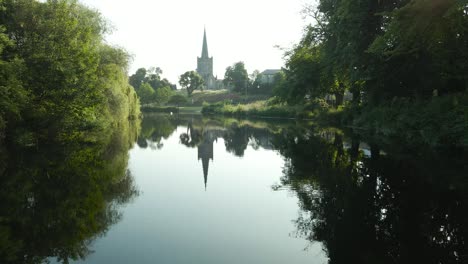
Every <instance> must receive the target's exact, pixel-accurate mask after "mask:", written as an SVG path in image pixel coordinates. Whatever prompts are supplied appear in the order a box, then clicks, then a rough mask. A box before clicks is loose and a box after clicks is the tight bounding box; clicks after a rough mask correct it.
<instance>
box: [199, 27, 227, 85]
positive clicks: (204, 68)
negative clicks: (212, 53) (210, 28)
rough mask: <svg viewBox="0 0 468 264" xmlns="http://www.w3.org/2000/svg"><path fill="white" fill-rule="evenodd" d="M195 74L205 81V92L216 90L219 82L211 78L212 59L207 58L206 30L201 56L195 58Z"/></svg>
mask: <svg viewBox="0 0 468 264" xmlns="http://www.w3.org/2000/svg"><path fill="white" fill-rule="evenodd" d="M197 72H198V74H200V76H201V77H203V80H204V81H205V87H204V88H205V89H207V90H214V89H218V88H220V87H219V84H220V83H221V82H219V81H218V80H217V79H216V78H215V77H214V76H213V57H211V58H210V57H209V56H208V44H207V41H206V29H205V30H204V32H203V47H202V55H201V57H200V58H197Z"/></svg>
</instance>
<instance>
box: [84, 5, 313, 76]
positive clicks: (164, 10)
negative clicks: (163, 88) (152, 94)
mask: <svg viewBox="0 0 468 264" xmlns="http://www.w3.org/2000/svg"><path fill="white" fill-rule="evenodd" d="M81 2H82V3H85V4H86V5H87V6H90V7H93V8H96V9H98V10H99V11H100V12H101V13H102V14H103V16H104V17H105V18H107V19H108V20H109V21H110V22H111V24H112V25H113V27H114V31H113V33H112V34H111V35H109V36H108V37H107V40H108V42H109V43H111V44H116V45H118V46H121V47H123V48H125V49H126V50H127V51H128V52H129V53H130V54H132V55H133V56H134V60H133V63H132V64H131V68H130V73H133V72H135V70H136V69H138V68H141V67H145V68H148V67H151V66H155V67H160V68H161V69H162V70H163V77H165V78H167V79H169V80H170V81H171V82H174V83H177V82H178V76H180V75H181V74H182V73H184V72H185V71H188V70H195V69H196V67H197V56H201V50H202V41H203V27H204V26H206V32H207V39H208V51H209V55H210V56H213V57H214V75H215V76H218V78H220V79H222V78H223V77H224V72H225V69H226V67H227V66H229V65H232V64H233V63H234V62H237V61H244V62H245V65H246V68H247V70H248V72H249V73H251V72H252V71H253V70H255V69H258V70H260V71H263V70H265V69H272V68H273V69H274V68H280V67H281V66H283V64H284V63H283V51H281V50H279V49H278V48H275V47H274V46H275V45H279V46H281V47H286V48H288V47H291V46H292V45H293V44H294V43H297V42H298V41H299V39H300V36H301V34H302V29H303V27H304V25H305V22H304V21H303V20H302V16H301V14H300V11H301V9H302V8H303V6H304V4H305V3H307V0H274V1H271V0H230V1H226V0H218V1H215V0H196V1H194V0H192V1H190V0H168V1H155V0H133V1H128V0H81Z"/></svg>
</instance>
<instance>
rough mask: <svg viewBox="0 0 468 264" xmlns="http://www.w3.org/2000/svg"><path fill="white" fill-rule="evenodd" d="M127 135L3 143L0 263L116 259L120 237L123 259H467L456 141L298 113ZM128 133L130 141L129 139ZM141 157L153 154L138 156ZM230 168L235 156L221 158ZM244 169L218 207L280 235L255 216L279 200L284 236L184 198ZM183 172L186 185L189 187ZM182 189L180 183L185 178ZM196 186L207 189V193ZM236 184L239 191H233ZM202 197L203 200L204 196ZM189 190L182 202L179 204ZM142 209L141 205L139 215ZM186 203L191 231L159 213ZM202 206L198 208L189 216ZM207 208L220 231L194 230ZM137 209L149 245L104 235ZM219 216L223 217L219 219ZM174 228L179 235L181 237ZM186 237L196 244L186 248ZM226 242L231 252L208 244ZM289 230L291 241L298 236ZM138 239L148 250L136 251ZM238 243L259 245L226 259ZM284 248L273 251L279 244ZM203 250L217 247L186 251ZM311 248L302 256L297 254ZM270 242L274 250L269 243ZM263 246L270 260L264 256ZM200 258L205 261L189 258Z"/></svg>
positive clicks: (167, 123)
mask: <svg viewBox="0 0 468 264" xmlns="http://www.w3.org/2000/svg"><path fill="white" fill-rule="evenodd" d="M128 130H131V129H126V131H127V132H128ZM128 134H133V135H135V133H122V132H119V131H115V132H114V133H113V134H111V135H108V136H106V137H102V138H105V140H104V139H103V140H102V142H101V141H100V142H97V143H96V142H95V143H93V144H84V145H83V144H67V145H60V146H54V145H47V144H42V145H41V147H40V148H12V147H8V148H4V149H3V150H2V152H1V156H0V176H1V177H0V198H1V199H0V201H1V202H0V206H1V207H0V208H1V210H0V262H1V263H43V262H46V261H51V262H52V263H54V262H56V261H57V262H59V263H67V262H68V261H73V260H78V262H79V263H81V262H82V263H99V262H97V261H98V260H99V258H102V257H103V256H102V254H100V252H101V253H102V252H107V253H111V254H113V255H115V256H113V257H114V258H113V259H114V260H115V259H119V257H118V256H119V254H124V255H129V253H131V252H130V251H129V252H125V251H124V250H125V248H127V249H132V250H135V252H136V248H134V247H131V246H129V245H130V244H135V243H136V244H138V243H141V244H140V245H138V246H139V247H140V251H138V252H140V254H139V256H138V257H136V258H134V259H133V260H134V261H136V262H138V263H207V262H210V261H211V263H216V262H218V263H219V262H220V261H221V262H223V261H224V263H236V260H243V261H244V262H245V261H249V260H250V261H254V260H256V263H261V262H262V261H267V262H265V263H281V262H275V258H276V261H280V259H282V258H286V255H287V254H286V253H284V252H286V251H288V250H295V249H294V248H297V255H298V256H299V255H301V257H300V258H299V257H298V258H297V259H296V260H295V261H296V262H294V263H326V262H328V263H467V262H468V245H467V239H468V228H467V223H468V210H467V209H468V192H467V190H468V180H467V177H468V176H467V175H468V155H467V152H466V150H465V149H462V148H456V149H455V148H446V149H444V148H438V149H434V148H429V147H426V146H419V147H418V146H414V145H408V144H404V143H403V142H395V141H392V139H388V138H377V137H373V138H372V137H368V136H366V135H362V134H361V135H360V134H357V133H353V131H349V130H346V129H345V130H342V129H337V128H323V127H319V126H317V125H315V124H314V123H307V122H300V121H295V120H238V119H230V118H221V117H203V116H200V115H163V114H154V115H146V116H145V118H144V120H143V121H142V124H141V130H140V132H139V136H138V139H136V138H135V137H134V136H128ZM135 141H136V143H137V144H136V145H135V146H134V147H133V148H132V145H133V143H132V142H135ZM131 148H132V150H131V151H130V154H129V150H130V149H131ZM275 153H276V154H275ZM272 154H275V155H279V156H278V157H277V158H278V161H281V162H282V163H281V164H280V165H281V166H280V167H278V164H277V162H274V163H272V161H271V160H272V159H273V160H275V156H274V155H273V156H272ZM171 155H173V156H171ZM187 155H188V158H189V159H192V158H193V159H194V161H197V163H193V166H194V169H193V171H192V169H191V167H190V166H192V165H191V164H192V163H190V164H189V163H187V162H185V163H184V164H179V163H178V162H179V161H180V160H184V159H183V157H185V156H187ZM214 155H215V156H214ZM192 156H193V157H192ZM213 156H214V157H213ZM147 158H151V160H149V161H145V159H147ZM129 159H130V166H129ZM158 160H159V161H160V162H162V163H158ZM144 161H145V162H146V163H145V162H144ZM176 161H177V162H176ZM141 162H143V163H144V164H146V165H145V166H146V167H145V166H142V165H140V164H143V163H141ZM171 162H174V163H171ZM163 163H164V164H163ZM234 163H235V164H238V165H236V166H235V167H234V168H233V167H230V166H232V164H234ZM148 164H149V165H148ZM249 164H250V165H249ZM148 166H151V167H148ZM217 166H218V167H217ZM182 167H186V168H185V169H186V170H187V173H188V174H187V175H185V174H184V175H183V174H180V173H178V172H174V171H177V169H179V170H180V169H181V168H182ZM158 168H160V170H159V171H158ZM242 168H244V169H246V168H248V170H247V171H246V170H244V171H242ZM217 169H219V170H220V171H219V172H217ZM256 169H258V170H259V171H255V170H256ZM184 171H185V170H184ZM267 171H268V173H267ZM192 174H193V176H190V175H192ZM250 174H251V175H250ZM262 174H266V175H270V176H271V177H273V175H278V176H274V177H277V179H276V180H273V178H274V177H273V178H271V179H270V178H268V179H267V180H265V179H264V178H261V177H259V176H258V175H262ZM228 175H232V176H229V177H228ZM234 175H239V176H234ZM242 175H250V176H249V178H248V179H250V183H249V181H247V182H245V181H244V182H242V184H243V185H239V186H244V187H243V188H245V190H243V191H241V192H234V193H233V196H232V197H234V198H232V197H230V198H229V200H228V201H229V203H232V205H229V207H230V208H237V209H236V210H234V209H233V210H231V213H233V214H234V215H235V216H236V217H239V219H247V218H248V219H249V226H253V227H255V226H268V225H271V226H275V225H276V224H278V226H281V228H283V229H284V230H289V229H288V228H290V227H288V226H287V225H284V224H281V223H280V222H279V220H273V219H272V217H271V216H268V217H266V218H263V217H262V216H261V215H262V214H264V213H263V212H264V211H262V210H265V208H270V206H271V210H270V211H271V212H274V211H275V210H274V209H273V208H274V207H275V203H276V204H277V209H276V210H277V211H278V210H280V209H279V208H283V209H281V210H284V212H285V213H283V214H288V215H283V216H282V217H283V218H284V223H286V222H289V223H291V221H292V225H291V230H289V231H288V232H290V234H289V235H288V234H287V232H285V234H286V235H284V236H283V235H281V236H280V235H278V236H277V235H275V237H276V238H277V239H276V240H277V241H275V243H276V244H275V243H271V242H268V241H267V240H261V239H259V237H261V238H267V237H270V236H272V235H273V233H275V232H276V231H275V229H278V228H270V229H265V230H271V234H269V233H268V232H267V231H265V230H264V232H262V231H260V230H263V229H258V228H257V230H256V228H253V229H252V231H250V233H252V234H255V232H256V231H257V232H258V234H259V235H257V236H255V235H253V236H249V235H246V234H247V232H245V231H246V230H247V229H248V228H247V226H244V228H241V229H239V228H240V227H239V225H236V223H235V222H236V221H234V220H233V219H232V218H231V219H230V218H217V217H220V216H219V215H218V214H219V212H220V211H219V210H221V209H223V207H220V206H215V207H213V208H211V207H210V210H207V209H203V210H202V209H194V208H196V207H193V208H192V207H190V206H191V205H190V203H195V202H198V203H200V204H205V205H207V206H208V205H211V203H212V202H213V201H212V200H213V199H215V200H216V201H217V202H218V203H220V202H222V201H225V200H223V199H225V198H226V196H227V195H228V194H229V192H230V190H231V189H232V188H233V186H237V185H236V184H241V182H236V181H232V180H233V179H236V177H241V176H242ZM169 176H170V177H169ZM202 176H203V178H200V177H202ZM177 177H180V178H177ZM184 177H185V178H184ZM187 177H188V178H187ZM192 177H193V178H195V177H196V179H192ZM216 177H218V178H216ZM257 177H258V178H257ZM171 178H172V180H171ZM178 179H179V181H177V185H174V186H177V188H176V187H174V188H173V189H171V188H172V187H171V186H172V185H170V184H175V183H174V181H175V180H178ZM217 180H218V182H217ZM221 180H222V181H221ZM161 181H166V184H163V183H162V182H161ZM171 181H172V183H171ZM192 181H193V184H195V185H194V186H191V185H190V184H192ZM270 181H271V182H274V184H270V183H269V182H270ZM156 182H157V183H158V184H155V183H156ZM152 184H155V185H154V186H153V185H152ZM181 184H182V185H181ZM184 184H185V185H187V186H189V187H183V186H185V185H184ZM196 184H202V186H196ZM230 184H231V185H230ZM268 184H270V185H268ZM161 185H164V186H161ZM147 186H148V188H146V187H147ZM149 186H151V188H149ZM203 186H207V188H208V189H207V191H204V190H203ZM254 186H256V187H255V188H254ZM262 186H263V187H262ZM265 186H266V187H267V189H265V188H264V187H265ZM192 187H193V188H194V189H196V192H195V191H194V190H193V189H191V188H192ZM200 187H201V188H200ZM250 187H251V188H250ZM257 187H258V188H257ZM184 188H189V189H187V190H186V189H184ZM259 188H260V189H259ZM183 190H185V192H184V191H183ZM239 193H243V194H245V195H244V196H245V197H248V199H247V198H242V199H241V198H240V197H241V196H238V197H237V198H235V197H236V196H235V195H239ZM282 193H287V194H288V195H286V196H289V198H287V197H286V196H285V195H283V194H282ZM202 195H205V196H202ZM206 195H213V197H211V196H210V197H211V198H210V199H212V200H209V199H208V197H207V196H206ZM216 195H217V196H216ZM186 196H187V197H192V198H189V200H187V201H184V200H178V199H176V197H179V198H180V197H186ZM291 196H292V197H293V198H294V200H291V199H292V198H291ZM167 197H172V200H170V199H169V200H167V203H164V206H163V204H162V203H158V201H159V200H161V199H166V198H167ZM259 197H263V198H262V199H263V200H262V199H260V198H259ZM282 197H283V198H282ZM285 197H286V198H285ZM152 199H153V200H152ZM204 199H208V200H204ZM249 199H250V200H249ZM191 200H192V201H191ZM189 201H190V202H189ZM259 201H264V203H259ZM268 201H276V202H268ZM291 201H293V204H291ZM143 204H144V205H145V206H147V207H145V206H143V207H142V208H145V209H146V211H145V210H141V211H139V212H136V211H137V209H138V208H140V207H139V206H140V205H143ZM215 204H216V203H215ZM249 204H250V205H249ZM267 204H268V206H266V205H267ZM192 206H195V205H192ZM213 206H214V205H213ZM148 208H149V209H148ZM175 208H179V209H178V210H176V209H175ZM183 208H185V210H189V211H190V210H196V211H193V212H192V213H191V214H188V215H186V216H187V217H189V218H190V217H191V218H192V221H201V222H199V224H198V225H193V226H191V228H190V229H186V228H180V227H181V226H185V225H186V223H187V221H189V222H190V220H189V219H183V221H182V220H180V219H179V220H176V219H172V220H171V218H170V215H171V214H172V213H173V212H174V211H176V212H179V210H184V209H183ZM191 208H192V209H191ZM226 208H227V207H226ZM288 208H289V209H288ZM199 210H201V211H200V212H203V214H201V213H200V212H198V213H197V211H199ZM223 210H225V209H223ZM243 212H244V213H243ZM282 212H283V211H282ZM166 214H167V218H165V216H166ZM204 214H206V215H208V217H209V214H212V215H211V216H212V217H211V221H214V220H213V219H218V221H216V222H211V223H210V225H209V226H213V227H219V228H211V230H210V229H206V230H205V229H203V228H202V227H203V226H204V224H206V222H207V221H208V220H207V219H208V218H207V219H205V220H203V219H204V218H197V217H198V216H200V217H201V215H204ZM228 215H229V214H228ZM145 217H148V219H153V220H154V221H155V223H154V224H152V225H151V226H150V227H148V228H150V229H144V228H142V229H141V230H140V231H141V232H137V231H135V232H134V233H135V234H145V233H146V234H147V235H148V234H150V233H151V232H158V234H159V236H157V237H158V238H160V239H161V240H158V241H153V240H151V239H153V237H150V238H151V239H150V240H148V239H149V238H148V237H147V238H146V239H145V238H144V237H141V238H140V239H139V242H138V241H135V240H132V241H125V239H123V240H112V239H113V238H115V237H118V236H117V235H115V232H117V231H114V230H120V229H122V226H125V225H126V222H125V219H140V220H141V219H145ZM122 219H124V220H122ZM220 219H223V221H221V220H220ZM229 219H230V220H229ZM260 219H261V221H260ZM168 221H169V222H171V221H172V222H173V223H174V225H173V229H170V230H173V233H167V234H166V233H164V232H163V233H161V232H162V230H160V231H158V230H159V229H158V227H167V225H168ZM230 221H233V222H234V223H233V224H232V225H225V223H222V222H230ZM208 222H209V221H208ZM175 223H178V225H179V227H178V228H176V226H175ZM169 226H170V225H169ZM281 228H279V229H281ZM175 230H179V231H180V230H182V231H184V232H185V235H184V234H183V233H175V232H176V231H175ZM188 230H191V231H188ZM201 230H203V232H201ZM248 230H250V229H248ZM229 231H231V232H229ZM113 232H114V233H113ZM126 232H128V230H127V231H126ZM187 232H188V233H187ZM192 233H193V234H192ZM233 233H237V234H239V235H238V236H237V240H236V241H237V242H236V243H237V244H236V243H234V242H235V241H232V239H231V240H229V237H230V236H233ZM190 234H192V235H194V236H195V237H197V236H198V237H199V239H200V241H198V242H197V243H189V241H190V239H189V238H191V236H190ZM240 234H244V235H240ZM129 237H132V238H133V237H135V238H134V239H137V238H138V237H137V236H131V235H130V234H129V235H127V240H128V239H129ZM184 237H185V240H184ZM226 237H227V238H228V240H226V241H230V242H229V243H228V244H229V245H231V247H224V248H223V249H220V248H218V247H217V246H219V244H220V243H221V241H223V239H226ZM163 238H164V239H165V240H164V239H163ZM292 238H294V239H299V243H298V241H294V239H292ZM170 240H174V241H177V243H178V244H179V249H184V250H181V251H178V250H176V244H174V245H173V246H171V245H165V246H166V247H167V249H168V250H174V251H171V252H170V253H171V254H172V255H167V254H166V253H165V252H162V251H161V252H159V251H158V250H156V249H155V247H156V248H157V245H159V248H160V249H162V248H164V246H163V245H164V244H165V243H164V241H166V242H167V241H170ZM300 241H302V242H300ZM148 243H153V244H154V245H155V246H154V247H153V248H152V249H147V250H146V251H145V250H143V251H142V250H141V249H142V248H146V247H145V246H144V245H147V244H148ZM174 243H175V242H174ZM224 243H226V242H224ZM166 244H167V243H166ZM197 244H198V247H197ZM240 244H245V245H251V247H250V248H254V249H257V247H255V246H254V245H257V246H258V250H257V251H255V250H249V249H248V247H245V248H244V249H243V250H241V252H240V253H238V254H240V255H237V257H236V255H235V254H233V252H234V251H236V249H235V248H233V247H234V245H237V246H238V245H240ZM281 244H284V252H283V254H280V252H281V250H278V249H277V248H276V247H277V246H278V245H281ZM119 245H120V246H123V245H126V246H123V247H119ZM202 245H207V246H208V245H210V246H211V247H213V248H218V250H214V251H212V252H206V251H203V252H202V251H200V252H197V248H198V249H200V250H201V249H202V248H203V246H202ZM259 245H261V247H260V246H259ZM307 245H310V246H307ZM308 247H309V251H313V253H310V252H309V254H308V253H304V251H302V249H303V248H308ZM119 248H120V250H117V249H119ZM268 248H269V249H270V250H271V251H273V253H272V252H266V251H268V250H267V249H268ZM263 250H265V251H263ZM121 251H122V252H121ZM237 251H239V249H237ZM184 252H185V253H184ZM201 252H202V253H201ZM220 252H222V253H220ZM288 252H289V251H288ZM291 252H292V251H291ZM306 252H307V251H306ZM156 253H158V254H159V255H158V254H156ZM242 253H243V254H242ZM152 254H154V255H152ZM267 254H270V255H271V256H269V257H270V258H265V256H266V255H267ZM288 254H289V253H288ZM304 254H306V255H304ZM124 255H122V256H124ZM177 255H179V256H178V257H177ZM199 255H202V256H205V257H206V258H199V259H197V258H196V257H192V259H190V258H189V256H199ZM158 256H159V257H160V258H159V259H158ZM168 256H173V257H172V259H171V258H170V257H168ZM184 256H185V257H186V258H184ZM210 256H211V257H212V258H210ZM107 257H108V258H107V259H109V256H107ZM104 259H106V258H104ZM121 259H125V258H123V257H122V258H121ZM305 259H309V260H310V261H304V260H305ZM327 259H328V260H327ZM158 260H159V261H158ZM190 260H191V261H190ZM228 260H229V261H228ZM282 260H287V258H286V259H282ZM121 261H123V260H121ZM151 261H152V262H151ZM122 263H124V262H122ZM291 263H292V262H291Z"/></svg>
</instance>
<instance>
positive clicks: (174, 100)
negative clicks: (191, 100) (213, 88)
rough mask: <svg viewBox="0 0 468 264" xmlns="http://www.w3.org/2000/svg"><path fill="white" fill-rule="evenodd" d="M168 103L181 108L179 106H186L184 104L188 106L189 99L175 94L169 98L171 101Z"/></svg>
mask: <svg viewBox="0 0 468 264" xmlns="http://www.w3.org/2000/svg"><path fill="white" fill-rule="evenodd" d="M167 103H168V104H169V105H176V106H179V105H184V104H187V103H188V100H187V97H185V96H183V95H181V94H174V95H173V96H171V97H170V98H169V100H168V101H167Z"/></svg>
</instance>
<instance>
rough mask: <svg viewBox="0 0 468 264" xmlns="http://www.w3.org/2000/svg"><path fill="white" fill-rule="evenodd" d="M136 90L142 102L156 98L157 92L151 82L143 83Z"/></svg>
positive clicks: (148, 101)
mask: <svg viewBox="0 0 468 264" xmlns="http://www.w3.org/2000/svg"><path fill="white" fill-rule="evenodd" d="M136 92H137V94H138V97H140V100H141V102H142V103H145V104H147V103H150V102H152V101H153V99H154V94H155V92H154V90H153V88H152V87H151V85H149V83H143V84H142V85H141V86H140V88H138V90H136Z"/></svg>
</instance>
